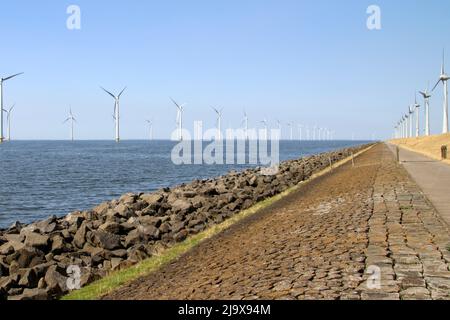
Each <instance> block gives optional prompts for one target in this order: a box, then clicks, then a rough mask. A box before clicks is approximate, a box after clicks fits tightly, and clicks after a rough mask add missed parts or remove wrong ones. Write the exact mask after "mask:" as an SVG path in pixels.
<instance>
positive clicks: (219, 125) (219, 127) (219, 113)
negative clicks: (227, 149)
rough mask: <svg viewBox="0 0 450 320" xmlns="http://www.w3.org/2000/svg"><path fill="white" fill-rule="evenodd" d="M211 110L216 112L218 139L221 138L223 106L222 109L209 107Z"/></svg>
mask: <svg viewBox="0 0 450 320" xmlns="http://www.w3.org/2000/svg"><path fill="white" fill-rule="evenodd" d="M211 108H212V109H213V110H214V112H215V113H216V114H217V120H216V121H217V123H216V125H217V131H218V137H217V139H218V140H222V113H223V108H222V109H220V110H219V109H216V108H214V107H211Z"/></svg>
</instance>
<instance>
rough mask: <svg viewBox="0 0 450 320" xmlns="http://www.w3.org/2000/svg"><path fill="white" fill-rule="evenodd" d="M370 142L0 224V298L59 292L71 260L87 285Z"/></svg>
mask: <svg viewBox="0 0 450 320" xmlns="http://www.w3.org/2000/svg"><path fill="white" fill-rule="evenodd" d="M370 145H372V144H370ZM368 146H369V145H359V146H355V147H351V148H345V149H340V150H337V151H333V152H328V153H322V154H319V155H313V156H309V157H305V158H300V159H297V160H289V161H285V162H282V163H281V164H280V172H279V173H278V174H277V175H275V176H261V175H259V173H258V169H257V168H255V169H247V170H245V171H242V172H239V173H238V172H231V173H229V174H227V175H223V176H220V177H217V178H212V179H206V180H196V181H193V182H192V183H189V184H182V185H180V186H178V187H174V188H172V189H170V188H166V189H162V190H159V191H156V192H154V193H150V194H125V195H123V196H122V197H120V198H119V199H116V200H112V201H109V202H104V203H102V204H100V205H98V206H97V207H95V208H93V209H92V210H88V211H84V212H73V213H70V214H68V215H67V216H65V217H61V218H56V217H50V218H49V219H47V220H43V221H38V222H35V223H32V224H29V225H21V224H16V225H15V226H13V227H11V228H9V229H7V230H0V299H1V298H2V297H3V298H11V299H49V298H59V297H61V296H63V295H64V294H66V293H67V292H68V291H69V290H68V288H67V279H68V274H67V267H68V266H71V265H76V266H79V267H80V271H81V278H80V285H81V287H83V286H85V285H87V284H90V283H92V282H93V281H95V280H99V279H101V278H104V277H105V276H106V275H107V274H109V273H110V272H112V271H115V270H123V269H127V268H129V267H131V266H133V265H136V264H137V263H138V262H140V261H142V260H144V259H146V258H148V257H151V256H153V255H156V254H157V252H160V251H161V250H164V249H166V248H170V247H173V246H174V245H175V244H177V243H180V242H182V241H184V240H185V239H186V238H189V237H190V236H193V235H196V234H198V233H200V232H202V231H204V230H207V229H208V228H210V227H212V226H216V225H218V224H220V223H222V222H223V221H225V220H227V219H229V218H231V217H233V216H235V215H236V214H238V213H239V212H241V211H243V210H246V209H248V208H250V207H252V206H253V205H255V204H257V203H259V202H261V201H262V200H264V199H268V198H270V197H273V196H275V195H278V194H280V193H282V192H283V191H286V190H288V189H289V188H291V187H293V186H295V185H297V184H299V183H300V182H302V181H305V180H308V179H310V178H311V177H312V176H313V175H314V174H315V173H317V172H319V171H321V170H323V169H324V168H327V167H329V159H332V162H333V163H335V162H338V161H339V160H342V159H344V158H347V157H348V156H350V155H351V154H352V153H357V152H358V151H361V150H363V149H365V148H367V147H368Z"/></svg>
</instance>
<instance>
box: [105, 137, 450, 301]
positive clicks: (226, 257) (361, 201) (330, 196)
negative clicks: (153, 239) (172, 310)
mask: <svg viewBox="0 0 450 320" xmlns="http://www.w3.org/2000/svg"><path fill="white" fill-rule="evenodd" d="M449 247H450V233H449V228H448V226H447V225H446V224H445V223H444V222H443V221H442V220H441V219H440V217H439V215H438V213H436V211H435V210H434V209H433V207H432V206H431V205H430V204H429V202H428V200H426V198H425V197H424V196H423V194H422V193H421V191H420V189H419V188H418V187H417V186H416V185H415V183H414V182H413V181H412V180H411V178H410V177H409V175H408V174H407V172H406V171H405V170H404V169H403V168H402V167H401V166H398V165H397V164H396V163H395V161H394V157H393V155H392V153H391V152H390V151H389V150H388V148H387V146H386V145H384V144H380V145H377V146H375V147H374V148H372V149H370V150H369V151H367V152H365V153H364V154H363V155H361V156H360V157H358V158H357V159H356V162H355V167H352V165H351V164H350V163H349V164H346V165H344V166H342V167H340V168H338V169H335V170H334V171H333V172H332V173H331V174H327V175H324V176H322V177H320V178H317V179H315V180H313V181H312V182H310V183H308V184H305V185H303V186H302V187H300V189H299V190H297V191H296V192H294V193H292V194H290V195H289V196H287V197H285V198H284V199H282V200H281V201H279V202H277V203H275V204H273V205H271V206H270V207H268V208H266V209H264V210H261V212H259V213H257V214H256V215H254V216H252V217H250V218H248V219H246V220H244V221H242V222H240V223H238V224H236V225H234V226H233V227H231V228H230V229H228V230H227V231H225V232H223V233H221V234H219V235H217V236H216V237H214V238H212V239H210V240H208V241H206V242H204V243H202V244H200V245H199V246H197V247H196V248H195V249H193V250H192V251H190V252H189V253H187V254H185V255H184V256H182V257H180V258H179V259H178V260H176V261H174V262H172V263H171V264H169V265H167V266H165V267H163V268H162V269H161V270H159V271H158V272H155V273H152V274H150V275H148V276H145V277H143V278H141V279H139V280H137V281H134V282H132V283H130V284H128V285H126V286H124V287H122V288H120V289H119V290H117V291H115V292H113V293H111V294H110V295H108V296H106V297H104V298H105V299H133V300H134V299H450V269H449V266H450V251H449Z"/></svg>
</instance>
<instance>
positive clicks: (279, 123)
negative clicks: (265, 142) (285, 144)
mask: <svg viewBox="0 0 450 320" xmlns="http://www.w3.org/2000/svg"><path fill="white" fill-rule="evenodd" d="M288 125H289V124H288ZM277 127H278V131H279V132H280V139H283V132H282V130H283V125H282V124H281V121H280V120H277Z"/></svg>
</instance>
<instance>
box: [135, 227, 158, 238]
mask: <svg viewBox="0 0 450 320" xmlns="http://www.w3.org/2000/svg"><path fill="white" fill-rule="evenodd" d="M137 230H138V232H139V233H140V234H141V235H143V236H145V237H147V238H149V239H151V240H158V239H159V238H160V236H161V234H160V231H159V229H158V228H157V227H155V226H152V225H149V226H142V225H141V226H139V227H138V228H137Z"/></svg>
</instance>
